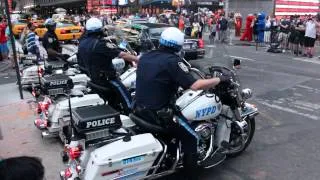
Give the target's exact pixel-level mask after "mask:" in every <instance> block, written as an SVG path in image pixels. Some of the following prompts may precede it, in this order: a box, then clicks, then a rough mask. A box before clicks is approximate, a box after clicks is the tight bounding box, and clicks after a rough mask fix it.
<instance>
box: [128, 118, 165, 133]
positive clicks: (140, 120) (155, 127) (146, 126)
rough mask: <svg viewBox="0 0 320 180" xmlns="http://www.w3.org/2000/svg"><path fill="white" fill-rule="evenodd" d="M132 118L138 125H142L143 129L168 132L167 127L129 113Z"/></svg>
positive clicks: (152, 131) (153, 131) (151, 131)
mask: <svg viewBox="0 0 320 180" xmlns="http://www.w3.org/2000/svg"><path fill="white" fill-rule="evenodd" d="M129 117H130V119H131V120H132V121H133V122H134V123H136V125H137V126H139V127H141V128H142V129H144V130H145V131H148V132H150V133H152V134H167V133H168V131H167V129H165V128H163V127H161V126H158V125H155V124H151V123H149V122H147V121H146V120H144V119H143V118H140V117H138V116H137V115H135V114H132V113H131V114H129Z"/></svg>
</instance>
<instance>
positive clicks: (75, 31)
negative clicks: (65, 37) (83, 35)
mask: <svg viewBox="0 0 320 180" xmlns="http://www.w3.org/2000/svg"><path fill="white" fill-rule="evenodd" d="M71 32H72V33H78V32H79V30H71Z"/></svg>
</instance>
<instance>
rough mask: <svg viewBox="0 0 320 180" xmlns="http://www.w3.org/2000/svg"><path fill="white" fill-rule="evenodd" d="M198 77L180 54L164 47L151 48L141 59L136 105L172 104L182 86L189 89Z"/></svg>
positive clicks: (155, 105) (154, 107)
mask: <svg viewBox="0 0 320 180" xmlns="http://www.w3.org/2000/svg"><path fill="white" fill-rule="evenodd" d="M195 81H196V79H195V78H194V77H193V76H191V74H190V73H189V71H188V68H187V66H186V65H185V64H183V62H182V61H181V59H180V58H179V57H178V56H177V55H175V54H173V53H170V52H166V51H164V50H155V51H151V52H149V53H147V54H145V55H143V56H142V57H141V58H140V60H139V63H138V69H137V82H136V96H135V98H136V105H137V106H141V107H145V108H147V109H150V110H160V109H162V108H164V107H166V106H168V105H169V104H170V102H171V101H172V100H173V98H174V96H175V94H176V93H177V91H178V88H179V87H180V86H181V87H182V88H184V89H188V88H190V87H191V85H192V84H193V83H194V82H195Z"/></svg>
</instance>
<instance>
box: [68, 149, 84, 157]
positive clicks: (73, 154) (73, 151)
mask: <svg viewBox="0 0 320 180" xmlns="http://www.w3.org/2000/svg"><path fill="white" fill-rule="evenodd" d="M80 155H81V148H79V147H72V148H70V149H69V156H70V158H71V159H77V158H78V157H80Z"/></svg>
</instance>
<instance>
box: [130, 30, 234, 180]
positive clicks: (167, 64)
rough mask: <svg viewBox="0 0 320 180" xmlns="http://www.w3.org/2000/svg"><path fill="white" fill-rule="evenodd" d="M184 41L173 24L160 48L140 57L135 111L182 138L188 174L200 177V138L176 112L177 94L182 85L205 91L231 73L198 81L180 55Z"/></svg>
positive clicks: (228, 78)
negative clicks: (198, 169) (174, 118)
mask: <svg viewBox="0 0 320 180" xmlns="http://www.w3.org/2000/svg"><path fill="white" fill-rule="evenodd" d="M183 44H184V34H183V33H182V32H181V31H180V30H179V29H177V28H174V27H170V28H168V29H166V30H165V31H163V32H162V34H161V38H160V48H159V49H158V50H153V51H151V52H149V53H147V54H145V55H143V56H142V57H141V58H140V60H139V64H138V69H137V81H136V96H135V98H136V103H135V105H134V110H133V112H134V114H135V115H137V116H139V117H141V118H143V119H145V120H147V121H149V122H150V123H151V124H156V125H158V126H161V127H163V128H166V129H169V131H170V134H172V135H173V136H176V137H177V138H179V139H180V140H181V142H182V151H183V152H184V168H185V169H184V170H185V173H186V174H185V177H189V178H190V179H197V173H196V172H197V167H198V165H197V160H198V153H197V143H198V137H197V134H196V132H195V131H193V130H192V128H191V127H190V126H189V125H188V122H187V121H186V120H185V118H183V117H180V115H179V114H178V113H174V103H175V95H176V93H177V91H178V88H179V87H182V88H184V89H192V90H203V89H207V88H210V87H213V86H216V85H218V84H219V83H220V82H226V81H229V80H230V75H222V76H220V77H219V78H211V79H199V80H196V79H195V78H194V77H193V76H192V75H191V74H190V73H189V69H188V67H187V66H186V65H185V64H184V62H183V61H182V60H181V58H180V57H179V56H178V55H177V54H178V52H179V51H180V50H181V49H182V46H183ZM172 112H173V113H172ZM164 114H165V115H164ZM173 115H176V116H178V118H177V119H178V122H177V123H175V122H174V121H173Z"/></svg>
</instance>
